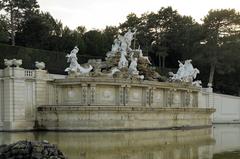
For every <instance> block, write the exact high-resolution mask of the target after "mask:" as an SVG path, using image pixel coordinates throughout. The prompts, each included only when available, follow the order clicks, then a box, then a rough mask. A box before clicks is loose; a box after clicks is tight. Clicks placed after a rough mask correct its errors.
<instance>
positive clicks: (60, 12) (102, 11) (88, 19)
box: [38, 0, 240, 30]
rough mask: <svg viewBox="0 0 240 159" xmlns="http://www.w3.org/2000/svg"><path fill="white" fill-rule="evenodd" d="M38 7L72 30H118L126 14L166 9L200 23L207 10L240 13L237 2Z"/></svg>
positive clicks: (114, 1)
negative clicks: (232, 10)
mask: <svg viewBox="0 0 240 159" xmlns="http://www.w3.org/2000/svg"><path fill="white" fill-rule="evenodd" d="M38 3H39V4H40V8H41V10H42V11H48V12H50V13H51V15H52V16H53V17H54V18H55V19H58V20H61V21H62V23H63V24H64V25H67V26H68V27H70V28H71V29H75V28H76V27H77V26H85V27H86V28H87V29H88V30H90V29H104V28H105V27H106V26H118V25H119V24H120V23H123V22H124V21H125V20H126V16H127V15H128V14H129V13H136V14H137V15H138V16H140V15H141V14H143V13H146V12H152V11H153V12H157V11H158V10H159V9H160V8H161V7H167V6H171V7H172V8H173V9H176V10H177V11H178V12H179V13H180V14H181V15H188V16H192V17H193V18H194V19H195V20H196V21H197V22H200V23H201V19H203V18H204V16H206V15H207V13H208V11H209V10H210V9H222V8H234V9H236V10H237V11H240V0H38Z"/></svg>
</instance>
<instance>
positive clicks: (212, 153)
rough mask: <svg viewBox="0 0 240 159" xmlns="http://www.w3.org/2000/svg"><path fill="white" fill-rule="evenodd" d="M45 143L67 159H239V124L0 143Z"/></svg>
mask: <svg viewBox="0 0 240 159" xmlns="http://www.w3.org/2000/svg"><path fill="white" fill-rule="evenodd" d="M18 140H39V141H41V140H48V141H49V142H50V143H54V144H56V145H57V146H58V148H59V149H60V150H61V151H63V153H64V154H65V155H66V156H67V157H68V158H69V159H240V125H214V126H213V128H207V129H198V130H185V131H182V130H167V131H135V132H91V133H89V132H17V133H15V132H12V133H9V132H1V133H0V144H9V143H13V142H16V141H18Z"/></svg>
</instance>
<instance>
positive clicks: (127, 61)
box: [65, 29, 200, 86]
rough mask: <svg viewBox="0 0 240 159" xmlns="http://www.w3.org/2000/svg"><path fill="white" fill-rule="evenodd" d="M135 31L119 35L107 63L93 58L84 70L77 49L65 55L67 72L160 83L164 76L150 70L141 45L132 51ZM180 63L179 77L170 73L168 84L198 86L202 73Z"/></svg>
mask: <svg viewBox="0 0 240 159" xmlns="http://www.w3.org/2000/svg"><path fill="white" fill-rule="evenodd" d="M136 32H137V30H136V29H134V30H133V31H131V30H130V29H129V30H128V31H127V32H126V33H125V34H124V35H123V36H122V35H118V36H117V38H116V39H114V41H113V45H112V48H111V51H109V52H107V54H106V58H105V61H102V60H101V59H99V60H97V61H98V62H94V61H96V60H93V59H91V60H89V61H91V63H90V62H89V63H88V64H87V65H88V67H83V66H81V65H80V64H79V63H78V58H77V53H78V51H79V49H78V48H77V46H75V48H74V49H73V50H72V51H71V53H70V54H67V56H66V57H67V58H68V60H67V62H69V63H70V66H69V67H68V68H66V69H65V71H66V72H68V73H69V74H73V75H75V76H85V75H87V76H90V75H92V76H107V77H120V78H122V77H123V78H130V79H140V80H143V79H146V80H158V81H161V76H160V75H159V74H158V73H157V72H156V71H154V70H153V69H152V68H151V67H150V66H151V62H150V60H149V58H148V57H147V56H143V52H142V50H141V49H140V46H139V47H138V49H135V48H134V49H132V48H131V45H132V41H133V40H134V36H135V34H136ZM99 61H100V62H99ZM178 62H179V69H178V71H177V73H176V74H174V73H173V72H170V73H169V75H170V78H169V81H171V82H179V81H180V82H187V83H192V84H194V85H197V86H199V85H200V82H198V81H197V82H196V81H195V82H193V80H194V79H195V78H196V76H197V74H198V73H199V70H198V69H197V68H193V65H192V64H191V62H192V60H186V61H185V62H184V64H183V63H181V62H180V61H178ZM85 65H86V64H85ZM92 65H93V66H92Z"/></svg>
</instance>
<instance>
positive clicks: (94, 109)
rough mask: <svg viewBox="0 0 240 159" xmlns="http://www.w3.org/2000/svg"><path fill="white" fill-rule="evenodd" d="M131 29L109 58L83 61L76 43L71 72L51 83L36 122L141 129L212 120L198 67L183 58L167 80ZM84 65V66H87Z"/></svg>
mask: <svg viewBox="0 0 240 159" xmlns="http://www.w3.org/2000/svg"><path fill="white" fill-rule="evenodd" d="M135 33H136V30H135V31H134V32H131V30H129V31H128V32H127V33H126V34H125V35H124V36H122V35H119V36H118V37H117V38H116V39H115V40H114V44H113V45H112V49H111V51H109V52H108V53H107V54H106V58H105V61H102V60H99V59H98V60H94V59H91V60H89V61H88V63H86V64H84V65H82V66H81V65H80V64H79V63H78V62H77V56H76V54H77V52H78V48H77V47H75V48H74V49H73V50H72V51H71V53H70V54H68V55H67V58H68V62H69V63H70V66H69V67H68V68H66V70H65V71H66V72H68V76H67V78H65V79H56V80H54V81H53V82H52V83H51V84H50V85H51V86H50V87H51V91H52V92H50V94H52V102H50V103H52V104H48V105H40V106H39V107H38V109H37V128H39V129H47V130H142V129H163V128H164V129H165V128H183V127H205V126H210V125H211V114H212V113H213V112H214V109H212V108H207V106H204V105H200V102H199V96H200V94H201V93H200V90H201V86H200V81H194V79H195V78H196V76H197V74H198V73H199V70H198V69H196V68H193V66H192V64H191V60H186V61H185V63H184V64H182V63H181V62H180V61H179V66H180V67H179V69H178V71H177V73H176V74H174V73H172V72H171V73H169V74H170V76H171V77H170V78H169V81H168V82H166V81H165V82H164V81H163V79H164V78H163V77H162V76H161V75H159V74H158V73H157V72H155V71H154V70H153V69H152V67H151V62H150V61H149V59H148V57H146V56H143V53H142V50H141V49H140V47H139V48H138V49H132V48H131V41H132V40H133V35H134V34H135ZM84 66H85V67H84Z"/></svg>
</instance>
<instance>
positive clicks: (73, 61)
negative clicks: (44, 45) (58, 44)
mask: <svg viewBox="0 0 240 159" xmlns="http://www.w3.org/2000/svg"><path fill="white" fill-rule="evenodd" d="M78 51H79V49H78V47H77V46H75V47H74V49H73V50H72V51H71V53H70V54H67V56H66V57H67V58H68V60H67V62H68V63H70V66H69V67H68V68H66V69H65V71H66V72H68V73H74V74H75V75H81V74H88V73H89V72H90V71H91V70H92V69H93V67H92V66H91V65H90V66H89V67H88V68H84V67H82V66H81V65H80V64H79V63H78V61H77V60H78V58H77V53H78Z"/></svg>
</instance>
